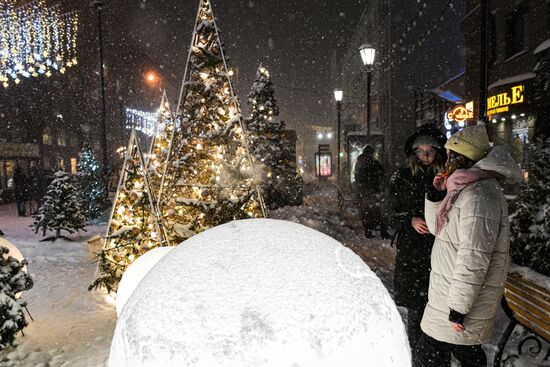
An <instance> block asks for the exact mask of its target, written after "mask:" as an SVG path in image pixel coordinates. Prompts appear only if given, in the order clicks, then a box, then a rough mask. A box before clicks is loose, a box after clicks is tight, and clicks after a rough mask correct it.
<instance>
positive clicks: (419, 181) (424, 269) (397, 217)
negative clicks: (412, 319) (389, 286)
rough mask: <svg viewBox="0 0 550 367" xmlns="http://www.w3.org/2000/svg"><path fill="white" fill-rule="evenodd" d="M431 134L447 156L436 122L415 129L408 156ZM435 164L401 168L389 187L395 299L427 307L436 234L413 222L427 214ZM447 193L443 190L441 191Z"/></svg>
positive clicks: (406, 305)
mask: <svg viewBox="0 0 550 367" xmlns="http://www.w3.org/2000/svg"><path fill="white" fill-rule="evenodd" d="M425 135H429V136H432V137H434V138H435V139H436V140H437V141H438V142H439V143H440V147H438V148H437V150H438V151H439V154H440V155H441V157H442V159H443V160H444V159H445V150H444V148H443V147H444V146H445V142H446V141H447V138H446V137H445V135H444V134H443V133H442V132H441V131H440V130H439V129H437V128H436V127H435V126H433V125H423V126H420V127H418V128H416V129H415V131H414V132H413V133H412V134H411V135H410V136H409V138H408V139H407V141H406V143H405V149H404V150H405V154H406V156H407V157H411V156H413V155H414V147H413V145H414V141H415V140H416V138H417V137H419V136H425ZM435 175H436V172H435V169H434V168H426V169H423V170H421V171H420V172H418V173H417V174H416V175H413V172H412V169H411V168H410V167H406V168H401V169H399V170H397V171H396V172H395V173H394V174H393V176H392V177H391V180H390V185H389V187H388V206H389V208H388V209H389V210H388V211H389V217H390V218H389V219H390V221H389V223H390V224H391V225H392V226H393V227H394V229H395V230H396V234H397V240H396V248H397V256H396V259H395V273H394V291H395V301H396V303H397V304H398V305H400V306H405V307H409V308H418V307H423V306H424V305H425V304H426V303H427V301H428V286H429V283H430V254H431V251H432V246H433V243H434V240H435V237H434V236H433V235H431V234H424V235H422V234H420V233H418V232H417V231H416V230H415V229H414V228H413V226H412V223H411V220H412V218H413V217H419V218H424V196H425V193H426V191H427V190H433V185H432V183H433V178H434V177H435ZM439 195H440V196H441V195H444V192H443V193H440V194H439Z"/></svg>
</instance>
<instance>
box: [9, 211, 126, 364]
mask: <svg viewBox="0 0 550 367" xmlns="http://www.w3.org/2000/svg"><path fill="white" fill-rule="evenodd" d="M16 213H17V211H16V208H15V205H1V206H0V228H1V229H2V230H3V231H4V233H5V236H4V237H5V238H6V239H7V240H8V241H10V242H12V243H13V244H14V245H15V246H16V247H17V248H18V249H19V250H20V251H21V252H22V253H23V255H24V257H25V258H26V259H27V260H28V262H29V265H28V269H29V272H30V273H31V274H32V275H33V276H34V282H35V284H34V287H33V288H32V289H31V290H30V291H28V292H25V293H24V294H23V298H24V299H25V300H27V301H28V308H29V311H30V313H31V315H32V317H33V318H34V321H30V320H29V326H28V327H27V328H25V329H24V330H23V331H24V333H25V336H24V337H21V336H20V337H19V339H18V340H19V342H20V345H19V347H18V348H16V349H15V350H14V351H9V350H6V351H4V352H3V353H1V354H0V366H44V367H45V366H52V367H55V366H66V367H68V366H71V367H73V366H76V367H79V366H90V367H91V366H94V367H97V366H102V365H103V364H104V363H105V361H106V360H107V357H108V353H109V346H110V343H111V336H112V333H113V331H114V327H115V323H116V314H115V310H114V305H113V304H110V303H109V301H108V300H107V299H106V298H105V297H103V296H101V295H100V294H98V293H95V292H89V291H88V289H87V288H88V285H89V284H90V283H91V282H92V280H93V276H94V272H95V264H93V263H92V261H93V257H92V253H91V251H89V250H88V249H87V248H86V246H87V245H86V242H85V240H86V239H87V238H90V237H91V236H92V235H94V234H99V233H103V232H104V228H103V227H96V226H91V227H88V228H87V230H88V232H83V233H82V234H81V236H78V235H73V236H71V237H72V238H74V239H75V241H74V242H68V241H65V240H57V241H55V242H54V243H51V242H39V240H40V239H41V238H42V237H41V236H40V234H35V233H34V231H33V229H32V228H30V227H29V225H30V224H31V223H32V222H33V220H32V218H30V217H23V218H21V217H17V215H16ZM27 318H28V317H27Z"/></svg>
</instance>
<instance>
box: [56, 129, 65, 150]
mask: <svg viewBox="0 0 550 367" xmlns="http://www.w3.org/2000/svg"><path fill="white" fill-rule="evenodd" d="M57 145H59V146H60V147H64V146H67V132H66V131H65V130H63V129H59V130H57Z"/></svg>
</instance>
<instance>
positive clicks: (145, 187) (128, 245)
mask: <svg viewBox="0 0 550 367" xmlns="http://www.w3.org/2000/svg"><path fill="white" fill-rule="evenodd" d="M144 167H145V166H144V163H143V158H142V154H141V150H140V148H139V145H138V142H137V139H136V133H135V130H132V133H131V134H130V141H129V143H128V147H127V149H126V157H125V159H124V164H123V166H122V172H121V175H120V182H119V185H118V188H117V192H116V197H115V200H114V204H113V209H112V212H111V218H110V220H109V224H108V226H107V235H106V238H105V241H104V243H103V248H102V249H101V250H100V251H99V253H98V255H97V256H98V268H97V271H96V279H95V280H94V282H93V283H92V284H91V285H90V286H89V290H92V289H95V288H99V287H104V288H105V289H106V290H107V292H108V293H111V292H116V291H117V289H118V284H119V282H120V279H121V278H122V275H123V274H124V272H125V271H126V269H127V268H128V267H129V266H130V264H132V263H133V262H134V261H135V260H136V259H137V258H138V257H139V256H141V255H143V254H144V253H146V252H147V251H149V250H150V249H152V248H155V247H158V246H163V245H165V243H164V241H163V236H162V233H161V231H160V228H159V225H158V221H157V218H158V215H157V212H156V209H155V206H154V205H153V203H152V200H151V192H150V189H149V180H148V177H147V175H146V174H145V169H144Z"/></svg>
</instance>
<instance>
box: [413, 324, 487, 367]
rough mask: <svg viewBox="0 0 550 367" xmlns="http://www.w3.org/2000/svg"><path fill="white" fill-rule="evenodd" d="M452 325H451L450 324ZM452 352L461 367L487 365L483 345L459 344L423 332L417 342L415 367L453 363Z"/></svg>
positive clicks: (439, 366) (432, 366)
mask: <svg viewBox="0 0 550 367" xmlns="http://www.w3.org/2000/svg"><path fill="white" fill-rule="evenodd" d="M449 327H450V326H449ZM451 353H452V354H453V356H454V357H455V358H456V359H458V361H459V362H460V366H461V367H487V356H486V355H485V352H484V351H483V349H482V348H481V345H457V344H449V343H445V342H440V341H439V340H435V339H434V338H432V337H430V336H428V335H426V334H424V333H422V336H421V337H420V340H419V341H418V343H417V344H416V351H415V359H414V364H413V366H414V367H442V366H449V365H450V363H451Z"/></svg>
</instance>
